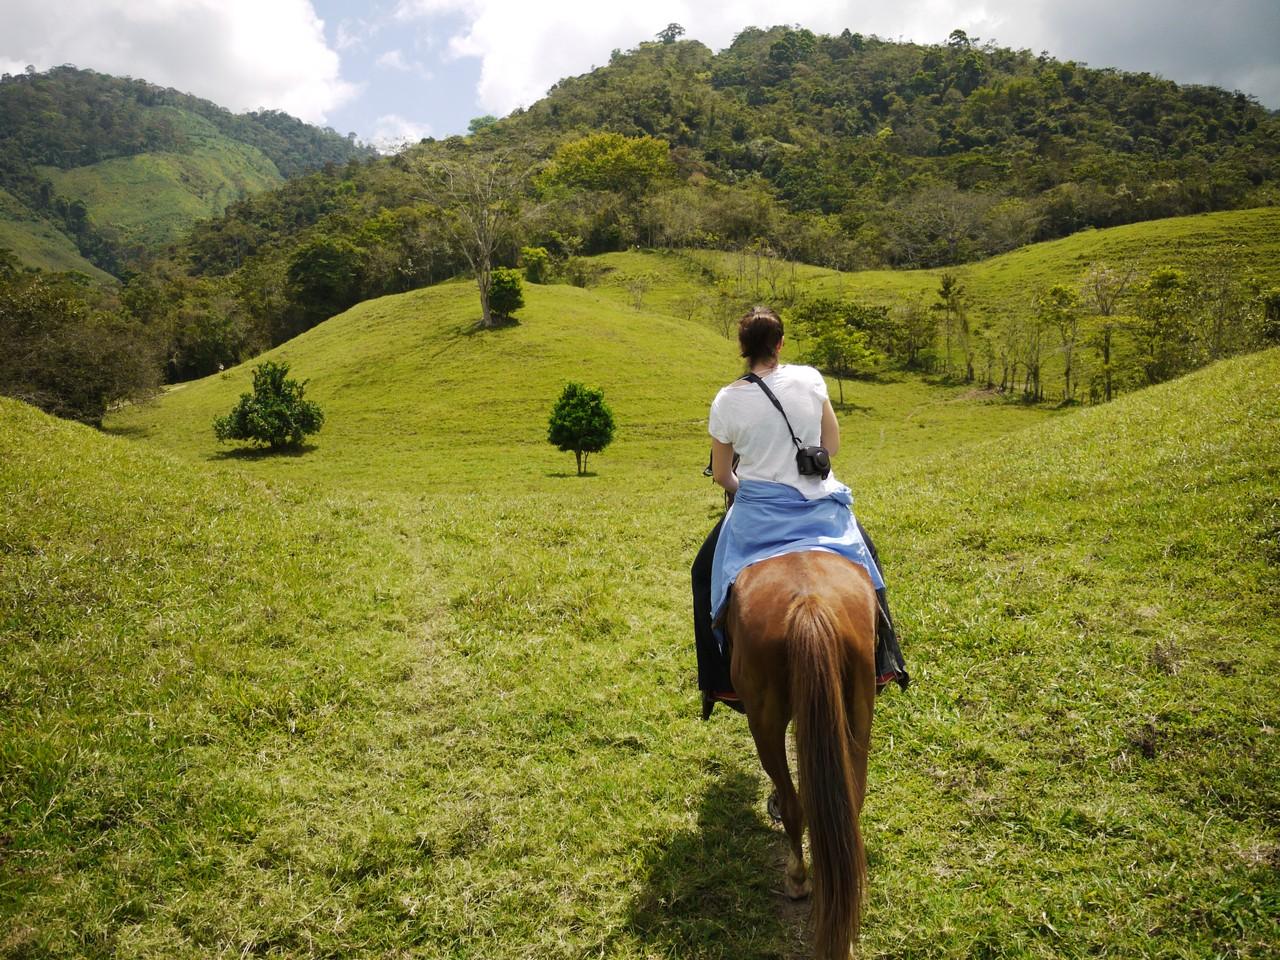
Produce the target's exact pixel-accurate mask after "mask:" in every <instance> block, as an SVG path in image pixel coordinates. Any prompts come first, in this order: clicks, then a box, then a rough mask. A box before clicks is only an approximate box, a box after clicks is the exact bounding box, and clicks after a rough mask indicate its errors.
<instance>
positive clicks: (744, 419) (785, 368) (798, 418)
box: [691, 307, 909, 720]
mask: <svg viewBox="0 0 1280 960" xmlns="http://www.w3.org/2000/svg"><path fill="white" fill-rule="evenodd" d="M783 342H784V337H783V330H782V320H781V319H780V318H779V317H778V315H777V314H776V313H774V311H772V310H770V309H769V308H767V307H755V308H754V309H752V310H751V311H750V312H749V313H747V314H745V315H744V316H743V317H742V318H741V319H740V320H739V321H738V344H739V347H740V348H741V353H742V357H743V358H744V359H745V360H746V361H747V365H748V370H749V373H748V376H747V377H744V378H742V379H740V380H735V381H734V382H733V383H731V384H729V385H728V386H727V387H725V388H723V389H722V390H721V391H720V392H719V393H718V394H717V395H716V398H715V401H714V402H713V403H712V404H711V416H710V420H709V424H708V427H709V430H710V433H711V440H712V443H711V469H712V475H713V477H714V478H715V482H716V483H718V484H719V485H720V486H722V487H723V488H724V489H725V491H726V492H727V493H728V494H729V495H730V497H732V496H734V495H736V494H737V493H738V490H739V484H740V482H741V481H753V482H763V483H766V484H769V485H773V486H776V485H779V484H782V485H785V486H787V487H790V488H791V489H792V491H794V493H793V496H794V497H796V498H800V499H802V500H803V501H804V505H802V509H801V510H800V513H801V514H803V513H805V512H807V511H806V510H805V509H804V506H807V505H812V508H817V509H818V510H821V509H823V508H828V509H830V508H833V507H835V506H837V505H842V506H844V507H848V506H849V505H850V504H851V502H852V501H851V498H850V495H849V492H848V488H847V487H845V486H844V485H843V484H841V483H840V482H839V481H838V480H836V478H835V474H834V473H831V472H827V473H825V474H823V473H809V474H801V473H800V468H799V464H798V463H797V448H798V447H802V446H805V445H806V444H807V445H808V447H809V448H812V447H813V446H815V445H816V446H820V447H822V448H823V449H824V450H825V451H826V453H827V455H828V456H835V454H836V452H837V451H838V450H839V449H840V424H839V423H838V422H837V421H836V415H835V411H834V410H833V409H832V408H831V401H830V399H828V397H827V385H826V382H825V381H824V380H823V379H822V375H821V374H820V373H819V372H818V371H817V370H815V369H813V368H812V367H806V366H799V365H796V364H781V363H779V362H778V354H779V352H780V351H781V349H782V345H783ZM757 381H759V383H761V384H763V385H764V386H765V387H766V388H767V391H766V390H764V389H761V387H760V386H759V385H758V384H757ZM775 401H776V402H777V404H778V405H780V408H781V409H775ZM779 413H781V414H782V415H781V416H779ZM793 428H794V430H795V433H793V432H792V429H793ZM801 440H803V441H804V442H803V443H802V442H801ZM735 457H736V458H737V461H738V462H737V464H736V470H735V463H734V460H735ZM774 492H777V491H774ZM819 501H823V503H819ZM793 513H794V511H793ZM726 516H727V514H726ZM724 522H725V521H724V519H723V518H722V519H721V520H720V522H719V523H717V524H716V525H715V527H714V528H713V529H712V531H711V533H710V534H709V535H708V536H707V539H706V542H704V543H703V545H702V549H700V550H699V551H698V555H697V557H696V558H695V559H694V561H693V568H692V570H691V573H692V579H693V620H694V624H693V634H694V646H695V649H696V651H697V657H698V687H699V688H700V689H701V691H702V717H703V719H704V720H705V719H707V718H708V717H710V715H711V711H712V709H713V707H714V706H715V703H716V702H717V701H719V702H722V703H725V704H726V705H728V706H730V707H732V708H733V709H735V710H738V711H739V712H741V711H742V706H741V701H740V700H739V698H738V696H737V694H736V693H735V692H734V689H733V684H732V681H731V680H730V677H729V656H728V650H727V647H726V644H724V643H723V642H722V640H723V635H722V633H721V632H720V631H718V630H716V629H713V616H714V615H715V614H717V613H720V612H721V608H722V607H723V605H724V602H725V600H726V599H727V591H728V585H729V584H731V583H732V580H733V577H732V576H729V577H728V579H727V582H721V583H717V584H716V585H715V586H716V590H715V591H714V597H713V584H712V573H713V566H714V562H713V561H714V558H715V555H716V552H717V546H718V544H719V541H720V534H721V530H722V529H723V525H724ZM779 527H780V529H775V530H773V531H772V532H771V533H770V534H769V535H768V536H767V537H766V538H765V541H766V542H765V543H764V544H763V545H761V544H757V545H756V548H757V551H759V550H760V549H764V550H765V551H766V552H768V553H770V554H771V555H776V554H780V553H786V552H791V551H792V550H795V549H806V548H808V547H809V546H810V545H807V544H805V543H804V542H802V540H797V541H795V542H792V543H787V542H786V537H787V536H788V535H790V534H792V533H794V534H796V535H797V536H798V537H800V538H803V536H804V532H803V531H800V530H788V529H784V528H785V527H786V524H785V523H780V524H779ZM851 540H853V541H856V543H854V542H851V543H850V544H849V545H848V546H847V548H846V549H845V550H844V551H840V550H837V551H836V552H845V553H846V554H848V555H850V558H851V559H854V560H857V561H861V560H864V559H865V560H866V561H868V563H867V564H866V566H867V567H868V570H869V572H870V571H874V572H873V573H872V579H873V582H874V583H875V586H876V588H877V590H876V595H877V598H878V601H879V604H878V606H879V615H878V617H877V624H876V680H877V685H878V686H880V687H883V685H884V684H886V683H888V682H890V681H894V680H896V681H897V682H898V683H899V684H900V685H901V686H902V687H903V688H904V689H905V688H906V686H907V683H908V679H909V678H908V675H907V671H906V667H905V665H904V664H903V660H902V653H901V651H900V650H899V648H898V641H897V637H896V635H895V633H894V629H893V620H892V618H891V617H890V615H889V606H888V599H887V596H886V594H885V590H884V584H883V581H882V580H881V579H880V558H879V556H878V555H877V553H876V548H875V544H874V543H873V542H872V541H871V538H870V537H869V536H868V535H867V533H866V531H865V530H863V529H862V526H861V524H858V523H857V521H856V519H855V520H854V521H853V535H852V537H851ZM812 547H816V548H819V549H825V548H828V547H824V546H823V545H821V544H814V545H812ZM721 553H722V555H723V554H724V553H725V551H724V549H723V548H721ZM734 559H735V558H730V560H731V562H730V564H729V566H730V567H732V566H733V563H732V561H733V560H734ZM736 559H737V560H738V561H741V560H742V559H743V558H740V557H739V558H736ZM741 566H745V564H741V563H740V564H739V567H738V569H741ZM733 572H734V573H736V570H734V571H733ZM721 580H722V581H724V578H723V577H722V578H721Z"/></svg>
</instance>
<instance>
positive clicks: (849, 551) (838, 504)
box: [711, 480, 884, 646]
mask: <svg viewBox="0 0 1280 960" xmlns="http://www.w3.org/2000/svg"><path fill="white" fill-rule="evenodd" d="M801 550H827V551H829V552H831V553H838V554H840V556H842V557H847V558H848V559H850V560H852V561H853V562H854V563H860V564H862V566H863V567H865V568H866V571H867V573H868V574H869V575H870V577H871V582H872V584H874V585H875V588H876V589H877V590H880V589H882V588H883V587H884V581H883V580H882V579H881V578H880V571H879V570H878V569H876V565H875V561H873V560H872V559H871V551H870V550H868V549H867V545H866V543H865V542H864V541H863V539H862V535H861V534H860V533H859V532H858V525H857V524H856V523H855V522H854V519H853V494H852V493H851V492H850V490H849V488H848V487H846V486H841V487H840V488H839V489H837V490H834V491H832V492H831V493H829V494H828V495H827V496H825V497H822V498H821V499H818V500H806V499H805V497H804V494H802V493H801V492H800V491H799V490H797V489H796V488H795V487H792V486H788V485H787V484H785V483H772V482H770V481H768V480H743V481H742V482H741V484H740V486H739V487H738V493H737V495H736V496H735V497H734V500H733V506H732V507H730V508H729V512H728V513H727V514H726V515H725V518H724V526H723V527H722V528H721V530H720V539H719V540H718V541H717V542H716V552H715V559H714V560H713V561H712V565H711V619H712V622H715V621H716V620H717V619H719V617H720V614H721V612H722V611H723V610H724V606H725V604H726V603H727V602H728V599H729V589H730V588H731V587H732V586H733V582H734V581H735V580H737V579H738V574H740V573H741V572H742V571H743V570H745V569H746V568H747V567H749V566H751V564H753V563H758V562H759V561H761V560H768V559H769V558H770V557H780V556H782V555H783V554H786V553H797V552H799V551H801ZM717 637H718V638H719V639H720V642H721V645H722V646H723V644H724V638H723V635H722V634H721V633H720V632H719V631H717Z"/></svg>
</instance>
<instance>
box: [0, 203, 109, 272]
mask: <svg viewBox="0 0 1280 960" xmlns="http://www.w3.org/2000/svg"><path fill="white" fill-rule="evenodd" d="M4 247H8V248H9V249H10V250H12V251H13V252H14V254H15V255H16V256H17V258H18V262H19V263H20V264H22V265H23V266H24V267H36V268H38V269H40V270H49V271H51V272H55V273H60V272H64V271H78V272H79V273H83V274H86V275H87V276H90V277H93V278H94V279H95V280H98V281H100V282H102V283H115V282H116V281H115V278H114V277H113V276H111V274H109V273H107V272H106V271H104V270H99V269H98V268H97V267H95V266H94V265H93V264H92V263H90V262H89V261H88V260H86V259H85V258H84V257H82V256H80V251H79V250H77V249H76V245H75V244H74V243H72V242H71V240H70V238H68V237H67V235H66V234H64V233H62V232H61V231H60V230H58V229H57V228H55V227H54V226H53V224H51V223H49V221H47V220H45V219H43V218H41V217H39V216H37V215H36V214H35V213H33V212H32V211H31V210H30V209H29V208H28V207H26V206H25V205H24V204H23V203H22V202H21V201H19V200H18V198H17V197H15V196H13V194H11V193H8V192H6V191H4V190H0V248H4Z"/></svg>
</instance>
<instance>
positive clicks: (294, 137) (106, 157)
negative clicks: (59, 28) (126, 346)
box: [0, 66, 373, 273]
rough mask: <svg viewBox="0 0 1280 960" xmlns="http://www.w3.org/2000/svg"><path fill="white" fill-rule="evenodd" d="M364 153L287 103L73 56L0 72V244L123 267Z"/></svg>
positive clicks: (39, 259)
mask: <svg viewBox="0 0 1280 960" xmlns="http://www.w3.org/2000/svg"><path fill="white" fill-rule="evenodd" d="M372 152H373V151H372V149H371V148H368V147H362V146H360V145H359V144H356V143H354V142H352V141H351V140H349V139H347V138H345V137H341V136H339V135H338V134H336V133H335V132H334V131H332V130H327V129H326V130H321V129H319V128H317V127H312V126H309V125H308V124H304V123H303V122H302V121H300V120H296V119H294V118H292V117H289V116H287V115H285V114H283V113H279V112H275V111H259V112H256V113H248V114H238V115H237V114H232V113H230V112H229V111H227V110H225V109H223V108H221V107H219V106H217V105H216V104H213V103H210V102H209V101H207V100H201V99H200V98H198V97H193V96H191V95H189V94H184V93H180V92H179V91H177V90H170V89H165V88H163V87H158V86H156V85H154V84H150V83H147V82H146V81H144V80H134V79H130V78H121V77H112V76H108V75H106V74H100V73H96V72H94V71H92V70H79V69H76V68H75V67H71V66H61V67H54V68H52V69H50V70H48V71H46V72H43V73H31V74H26V73H23V74H19V75H17V76H9V75H7V74H6V75H5V77H4V78H3V80H2V81H0V188H3V190H4V191H6V195H7V199H6V202H4V203H0V244H4V245H6V246H11V248H12V249H13V250H14V252H15V253H16V254H17V255H18V256H19V258H20V259H21V260H22V261H23V262H24V263H26V264H27V265H29V266H36V267H42V268H44V267H45V265H46V264H47V263H49V262H50V259H51V257H50V249H51V242H52V244H53V246H65V245H66V244H71V245H72V246H73V247H74V248H76V249H77V250H78V251H79V253H80V254H81V255H82V256H84V257H85V258H87V259H88V260H90V261H92V262H93V263H95V264H96V265H97V266H98V267H99V268H101V269H103V270H106V271H108V272H115V273H119V272H120V271H121V270H123V269H124V268H125V267H126V266H128V265H129V264H130V263H133V262H135V261H136V260H137V258H138V257H139V255H140V254H153V253H155V252H157V251H158V250H159V249H160V248H161V247H163V246H164V245H165V244H168V243H170V242H172V241H174V240H176V239H178V237H179V236H181V235H182V234H183V233H184V232H185V231H186V230H187V229H188V228H189V227H190V226H191V225H192V224H193V223H195V222H196V221H197V220H199V219H202V218H206V217H210V216H214V215H216V214H219V213H221V212H222V211H223V210H225V209H226V207H227V205H228V204H230V203H231V202H232V201H235V200H239V199H241V198H243V197H246V196H248V195H250V194H252V193H255V192H260V191H262V190H266V189H269V188H271V187H274V186H278V185H280V184H281V183H283V182H284V179H285V177H290V176H295V175H297V174H300V173H306V172H308V171H311V170H315V169H317V168H320V167H323V166H325V165H326V164H340V163H345V162H346V161H348V160H351V159H354V158H360V157H367V156H370V155H372ZM32 223H39V224H41V226H40V228H39V229H35V230H34V232H33V228H32V227H31V226H30V224H32ZM50 230H52V231H56V232H58V233H60V234H62V241H63V242H62V243H60V244H59V243H58V242H57V241H56V240H53V241H51V238H49V237H48V236H47V234H48V232H49V231H50ZM53 259H54V261H55V262H58V263H61V262H62V261H64V260H65V259H66V258H65V254H61V255H60V256H58V257H54V258H53Z"/></svg>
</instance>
